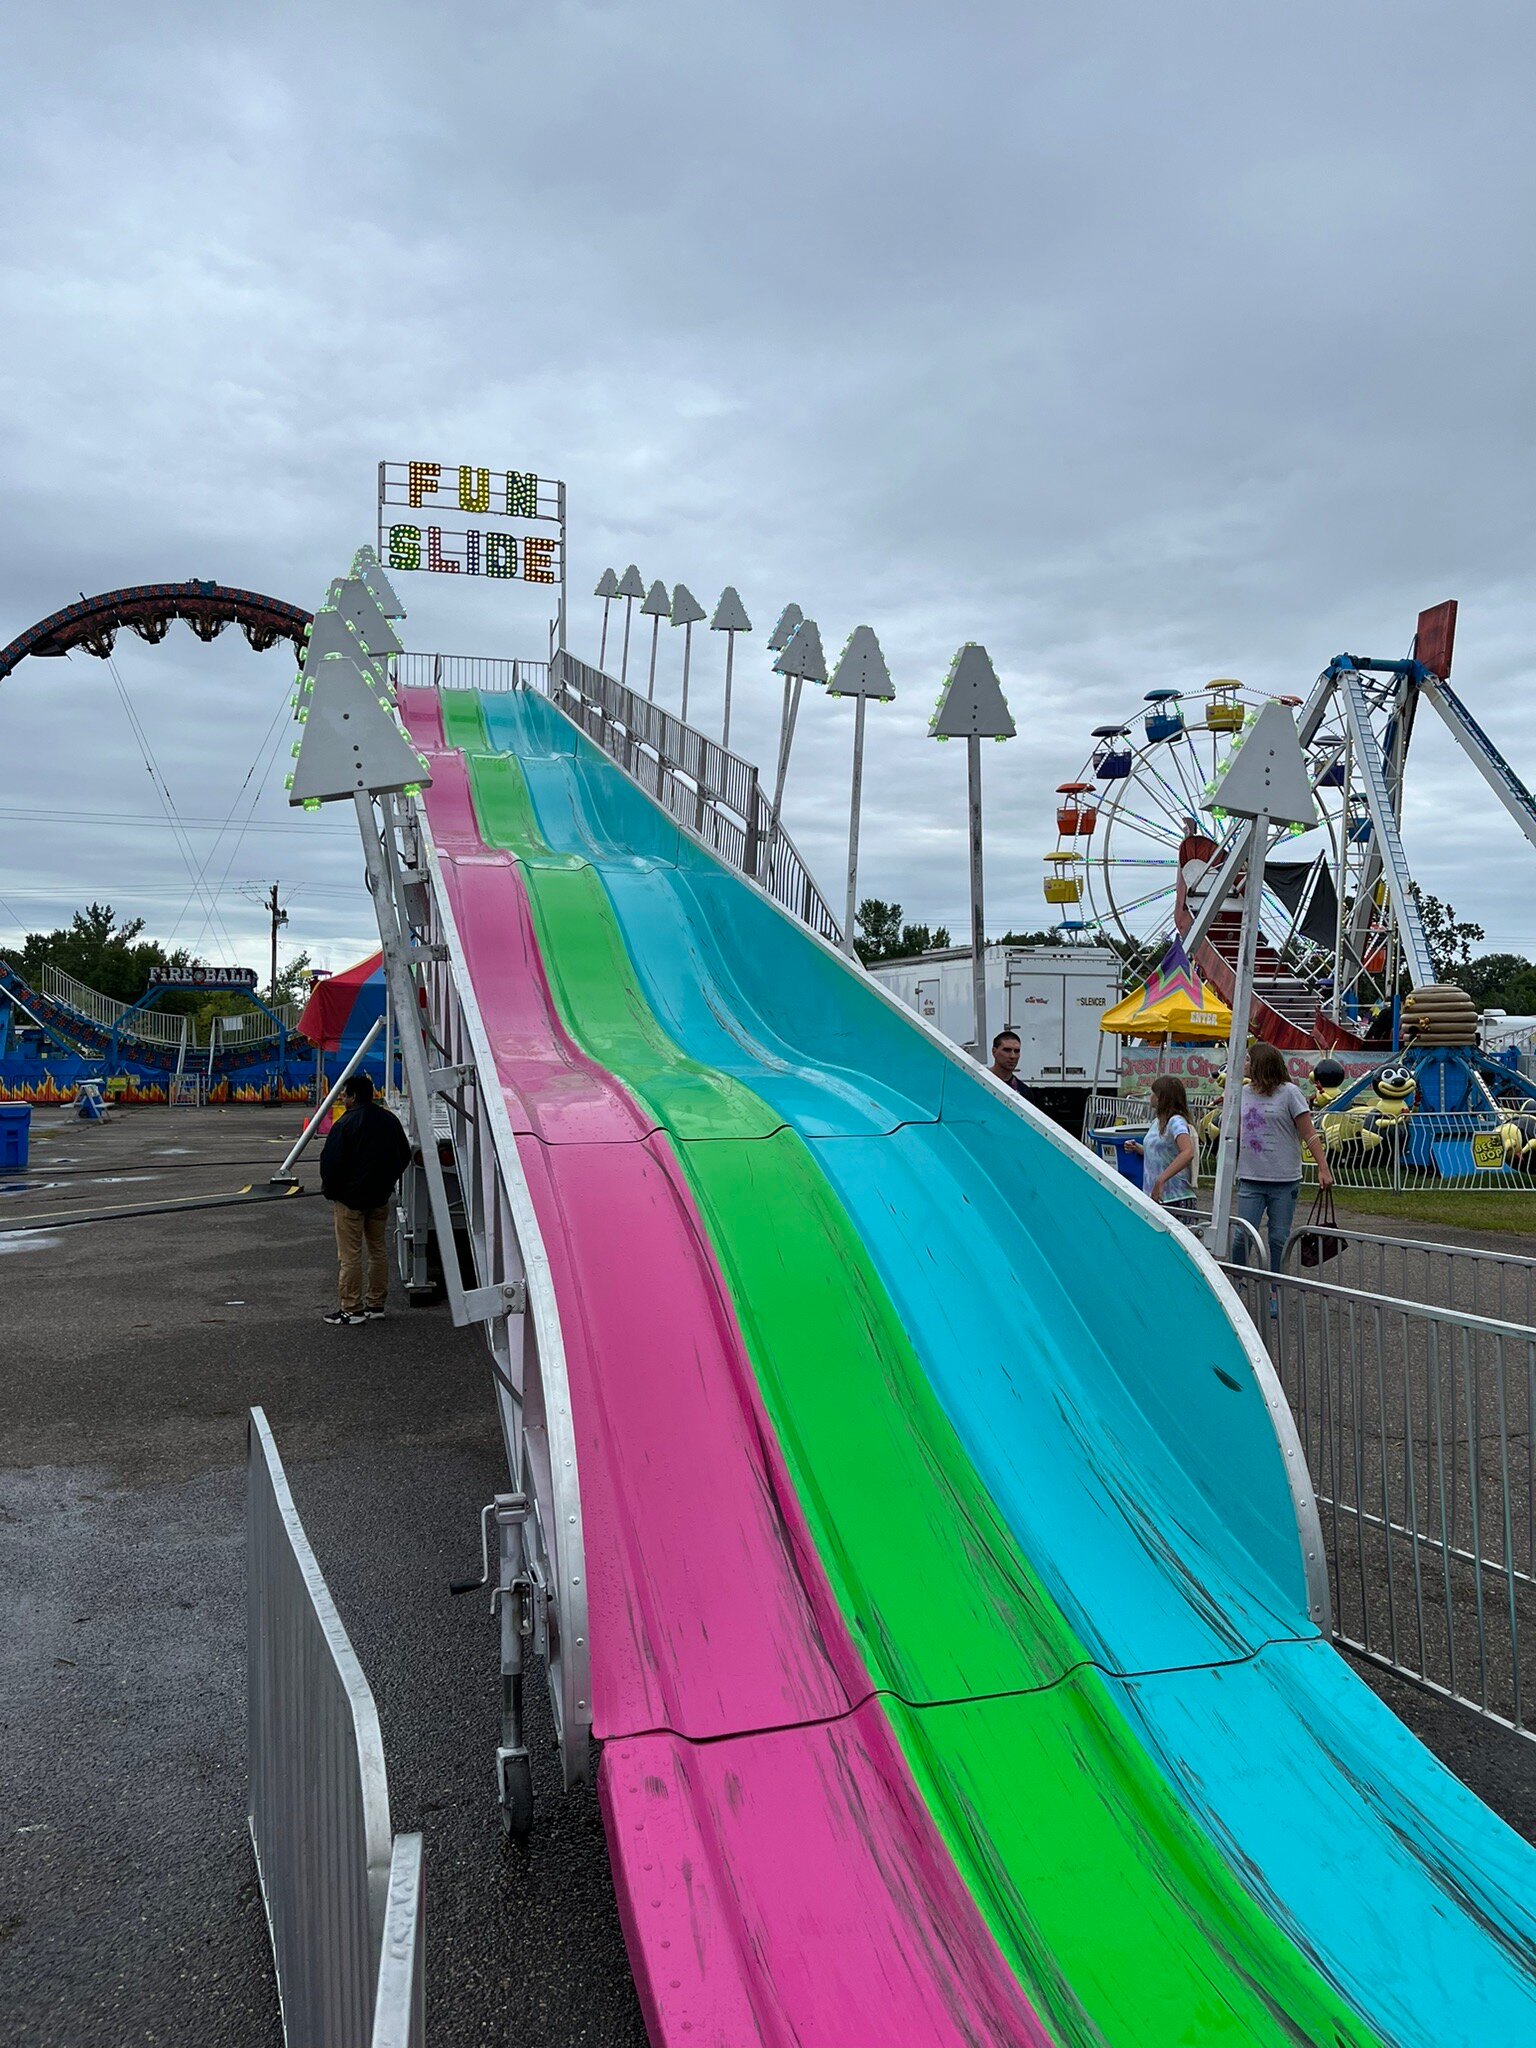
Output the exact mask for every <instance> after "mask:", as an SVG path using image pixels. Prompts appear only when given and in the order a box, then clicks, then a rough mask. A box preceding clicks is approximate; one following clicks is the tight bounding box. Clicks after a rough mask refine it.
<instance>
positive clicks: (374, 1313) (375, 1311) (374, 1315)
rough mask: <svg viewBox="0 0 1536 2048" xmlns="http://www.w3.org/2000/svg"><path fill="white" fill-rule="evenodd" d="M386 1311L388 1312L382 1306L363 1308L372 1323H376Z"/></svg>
mask: <svg viewBox="0 0 1536 2048" xmlns="http://www.w3.org/2000/svg"><path fill="white" fill-rule="evenodd" d="M385 1313H387V1311H386V1310H384V1309H382V1308H365V1309H364V1310H363V1315H364V1317H365V1318H366V1320H367V1321H368V1322H370V1323H376V1322H377V1321H378V1319H379V1317H380V1316H382V1315H384V1314H385Z"/></svg>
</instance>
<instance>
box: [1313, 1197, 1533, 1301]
mask: <svg viewBox="0 0 1536 2048" xmlns="http://www.w3.org/2000/svg"><path fill="white" fill-rule="evenodd" d="M1309 1238H1312V1239H1320V1240H1321V1241H1322V1248H1323V1249H1327V1250H1328V1251H1329V1256H1328V1257H1327V1258H1326V1259H1325V1260H1323V1261H1322V1262H1321V1264H1320V1265H1319V1269H1318V1273H1317V1276H1316V1277H1318V1278H1319V1279H1326V1280H1327V1281H1329V1282H1330V1283H1331V1284H1332V1285H1333V1286H1335V1287H1349V1288H1353V1289H1354V1290H1356V1291H1357V1292H1358V1293H1361V1294H1382V1295H1388V1296H1390V1297H1392V1298H1393V1299H1394V1300H1397V1301H1419V1302H1428V1303H1429V1304H1430V1305H1431V1306H1433V1307H1436V1308H1450V1309H1456V1310H1459V1311H1462V1312H1464V1313H1466V1314H1468V1315H1474V1316H1486V1317H1489V1318H1491V1319H1492V1320H1493V1321H1494V1322H1504V1323H1520V1324H1524V1325H1527V1326H1536V1260H1533V1259H1529V1258H1526V1257H1524V1256H1522V1255H1521V1254H1520V1253H1517V1252H1501V1251H1490V1250H1486V1249H1485V1248H1484V1247H1483V1246H1481V1245H1464V1244H1439V1243H1430V1242H1427V1241H1422V1240H1419V1239H1415V1238H1398V1237H1384V1236H1379V1235H1377V1234H1376V1233H1375V1232H1373V1231H1368V1230H1357V1229H1356V1228H1355V1226H1354V1224H1353V1223H1350V1224H1348V1225H1344V1224H1339V1225H1336V1226H1332V1227H1328V1226H1324V1227H1321V1228H1320V1227H1319V1226H1318V1225H1317V1224H1309V1223H1305V1222H1302V1223H1298V1224H1297V1226H1296V1228H1295V1229H1294V1230H1293V1231H1292V1232H1291V1237H1290V1242H1289V1243H1288V1244H1287V1246H1286V1248H1285V1270H1286V1271H1287V1272H1296V1271H1298V1270H1299V1269H1300V1265H1301V1259H1302V1251H1303V1248H1304V1245H1305V1244H1306V1241H1307V1240H1308V1239H1309ZM1306 1277H1308V1276H1306V1275H1303V1278H1306Z"/></svg>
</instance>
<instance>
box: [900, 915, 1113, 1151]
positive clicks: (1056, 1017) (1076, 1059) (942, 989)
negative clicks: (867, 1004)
mask: <svg viewBox="0 0 1536 2048" xmlns="http://www.w3.org/2000/svg"><path fill="white" fill-rule="evenodd" d="M985 964H986V982H987V1043H986V1045H985V1046H984V1047H982V1048H980V1057H981V1058H982V1060H983V1061H986V1060H990V1058H991V1056H992V1038H993V1035H994V1034H995V1033H996V1032H999V1031H1002V1030H1005V1029H1006V1030H1012V1031H1017V1032H1018V1034H1019V1038H1020V1041H1021V1046H1022V1049H1021V1051H1020V1054H1019V1079H1020V1081H1021V1082H1022V1083H1023V1084H1024V1086H1025V1088H1026V1089H1027V1090H1028V1091H1029V1096H1030V1099H1031V1101H1032V1102H1034V1103H1035V1104H1036V1106H1037V1107H1038V1108H1040V1109H1042V1110H1044V1111H1045V1113H1046V1115H1047V1116H1050V1117H1053V1118H1054V1119H1055V1121H1056V1122H1057V1123H1059V1124H1062V1125H1063V1126H1064V1127H1065V1128H1066V1129H1067V1130H1069V1131H1071V1132H1072V1133H1073V1135H1074V1136H1081V1135H1082V1129H1083V1112H1084V1110H1085V1109H1086V1107H1087V1103H1088V1097H1089V1096H1090V1095H1093V1094H1105V1095H1112V1094H1113V1093H1114V1092H1115V1087H1116V1083H1117V1082H1118V1080H1119V1075H1120V1044H1119V1040H1118V1039H1115V1038H1111V1037H1108V1036H1106V1034H1105V1033H1104V1032H1102V1031H1101V1030H1100V1029H1099V1019H1100V1018H1101V1017H1102V1016H1103V1015H1104V1012H1105V1011H1106V1010H1108V1009H1111V1008H1113V1006H1114V1005H1115V1004H1116V1003H1117V1002H1118V1001H1119V1000H1120V960H1119V957H1118V955H1116V954H1115V953H1113V952H1111V951H1110V949H1109V948H1108V947H1107V946H988V948H987V950H986V954H985ZM869 972H870V973H871V974H872V975H873V976H874V977H875V978H876V979H877V980H878V981H881V982H883V983H884V985H885V986H886V988H888V989H889V990H890V992H891V994H892V995H893V996H895V997H896V998H897V1000H898V1001H900V1002H903V1003H905V1004H906V1006H907V1008H908V1009H909V1010H915V1011H916V1012H917V1014H918V1015H919V1016H920V1017H926V1018H927V1020H928V1022H929V1023H930V1024H935V1025H937V1026H938V1028H939V1030H940V1031H942V1032H943V1033H944V1035H945V1037H946V1038H952V1039H953V1040H954V1041H955V1043H956V1044H957V1045H961V1046H964V1047H965V1049H966V1050H967V1051H968V1052H970V1053H972V1054H973V1055H974V1054H976V1053H977V1052H978V1048H977V1047H976V1045H975V1044H974V1037H975V1012H974V1006H973V1004H972V1001H971V954H970V949H969V947H966V946H950V947H947V948H946V949H945V950H944V951H943V952H938V953H918V954H915V955H914V956H913V957H912V958H911V959H907V960H879V961H876V962H875V964H874V965H873V966H872V967H871V968H870V970H869Z"/></svg>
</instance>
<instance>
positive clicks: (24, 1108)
mask: <svg viewBox="0 0 1536 2048" xmlns="http://www.w3.org/2000/svg"><path fill="white" fill-rule="evenodd" d="M31 1146H32V1105H31V1103H30V1102H0V1167H4V1166H25V1165H26V1163H27V1156H28V1153H29V1152H30V1150H31Z"/></svg>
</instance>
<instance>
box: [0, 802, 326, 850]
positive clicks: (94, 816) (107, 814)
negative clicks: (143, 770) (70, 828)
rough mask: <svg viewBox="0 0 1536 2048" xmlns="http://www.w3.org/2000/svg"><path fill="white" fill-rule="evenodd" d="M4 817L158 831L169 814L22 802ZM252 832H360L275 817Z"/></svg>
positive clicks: (198, 823) (197, 824)
mask: <svg viewBox="0 0 1536 2048" xmlns="http://www.w3.org/2000/svg"><path fill="white" fill-rule="evenodd" d="M0 818H20V819H25V820H26V821H27V822H28V823H32V824H50V825H51V824H78V825H149V826H153V828H154V829H155V830H156V831H157V832H164V831H166V830H167V829H168V827H167V823H166V820H165V818H164V817H163V816H162V817H156V816H155V814H154V813H153V812H152V811H55V810H46V811H43V810H28V809H26V808H25V807H23V806H21V805H15V804H0ZM221 822H222V821H221V820H220V819H218V818H189V817H186V816H185V815H183V816H182V818H181V828H182V830H183V831H184V832H196V831H205V832H216V831H218V830H220V829H221ZM245 829H246V830H247V831H251V832H302V833H303V835H304V837H305V838H306V839H324V838H332V839H351V840H353V841H354V843H355V840H356V833H355V832H354V830H353V828H352V827H351V826H349V825H290V824H287V823H278V822H276V821H273V822H271V823H268V824H258V823H251V824H249V825H248V826H247V827H246V828H245Z"/></svg>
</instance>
